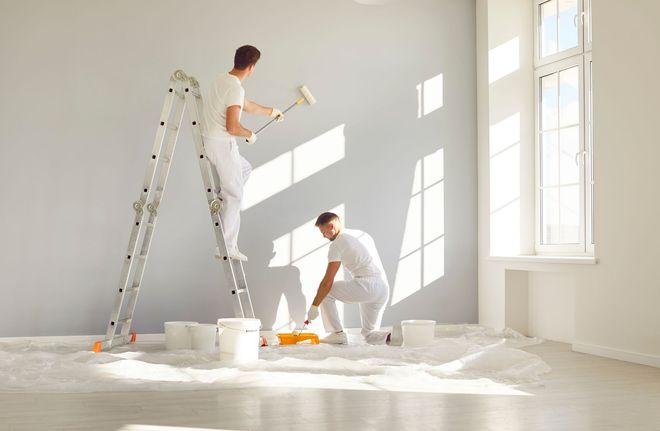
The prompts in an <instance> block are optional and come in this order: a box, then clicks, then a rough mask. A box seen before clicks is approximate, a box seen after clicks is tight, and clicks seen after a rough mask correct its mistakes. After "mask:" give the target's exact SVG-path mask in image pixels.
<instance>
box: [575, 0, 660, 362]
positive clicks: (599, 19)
mask: <svg viewBox="0 0 660 431" xmlns="http://www.w3.org/2000/svg"><path fill="white" fill-rule="evenodd" d="M659 14H660V3H658V2H657V1H654V0H639V1H636V2H634V6H633V5H629V4H622V3H621V2H617V1H613V0H609V1H600V2H595V4H594V7H593V20H594V30H593V38H594V48H593V59H594V81H593V86H594V125H595V129H594V139H595V143H594V145H595V146H596V147H595V148H596V149H595V152H594V157H595V161H594V164H595V171H594V172H595V175H596V189H595V196H594V199H595V209H596V211H597V213H596V222H595V237H596V239H597V242H598V244H597V249H596V254H597V255H598V258H599V261H600V263H599V265H598V268H595V269H594V271H592V272H588V273H584V274H579V275H578V279H577V286H578V289H577V290H576V307H577V310H578V312H577V313H576V342H577V343H579V344H580V345H581V348H583V349H587V350H588V349H589V348H590V347H592V346H600V347H602V348H604V349H609V350H611V351H610V352H608V353H609V354H613V355H616V354H617V352H616V351H623V353H622V354H625V352H631V353H632V354H640V355H647V356H652V357H653V358H646V359H647V361H648V362H651V363H654V364H655V365H657V366H660V329H659V328H660V313H659V312H658V304H660V281H658V248H657V245H658V243H659V241H660V233H658V229H656V225H657V223H658V220H660V202H659V201H658V199H657V196H658V190H657V185H658V184H659V183H660V171H659V170H658V168H657V166H658V160H660V145H659V144H660V142H659V141H658V132H657V123H658V117H659V115H660V85H659V84H658V79H657V75H658V74H657V71H658V68H659V67H660V53H659V52H658V49H657V41H658V40H659V39H660V28H658V25H657V20H656V19H655V18H654V17H657V16H658V15H659ZM612 29H616V31H612ZM615 33H619V34H625V35H626V36H625V37H620V36H618V35H617V34H615Z"/></svg>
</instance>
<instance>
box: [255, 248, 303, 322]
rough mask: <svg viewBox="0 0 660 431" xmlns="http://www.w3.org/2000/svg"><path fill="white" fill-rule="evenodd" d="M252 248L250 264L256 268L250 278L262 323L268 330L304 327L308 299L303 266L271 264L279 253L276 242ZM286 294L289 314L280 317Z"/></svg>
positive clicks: (257, 314)
mask: <svg viewBox="0 0 660 431" xmlns="http://www.w3.org/2000/svg"><path fill="white" fill-rule="evenodd" d="M248 252H249V255H248V256H249V258H250V260H249V262H248V268H249V267H251V268H254V270H252V271H250V275H252V277H251V278H250V279H249V280H248V285H249V286H250V293H251V296H252V305H253V307H254V312H255V316H256V317H257V318H259V319H261V327H262V328H263V329H264V330H266V331H268V330H270V329H271V328H273V330H274V331H276V332H288V331H289V330H291V329H293V328H301V327H302V325H303V321H304V319H305V313H306V311H307V310H306V306H307V305H306V304H307V303H306V300H305V295H303V292H302V283H301V282H300V270H299V269H298V268H296V267H295V266H292V265H286V266H273V267H271V266H269V265H270V262H271V260H272V259H273V257H275V254H276V253H275V251H274V244H273V242H268V243H266V244H264V245H263V246H259V247H253V248H251V249H250V250H248ZM246 269H247V268H246ZM247 270H248V271H249V269H247ZM282 296H284V298H285V300H286V304H287V307H286V312H285V313H283V314H285V315H284V316H279V318H278V316H277V311H278V308H279V307H280V301H281V300H282ZM286 314H288V316H287V315H286Z"/></svg>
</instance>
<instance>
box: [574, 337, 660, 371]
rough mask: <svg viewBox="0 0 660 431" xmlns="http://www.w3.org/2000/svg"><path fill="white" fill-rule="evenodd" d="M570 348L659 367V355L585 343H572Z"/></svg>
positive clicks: (575, 350)
mask: <svg viewBox="0 0 660 431" xmlns="http://www.w3.org/2000/svg"><path fill="white" fill-rule="evenodd" d="M572 348H573V351H574V352H580V353H588V354H590V355H596V356H602V357H604V358H610V359H618V360H620V361H626V362H633V363H635V364H641V365H648V366H651V367H657V368H660V356H654V355H647V354H644V353H637V352H629V351H627V350H619V349H613V348H611V347H603V346H597V345H595V344H586V343H573V345H572Z"/></svg>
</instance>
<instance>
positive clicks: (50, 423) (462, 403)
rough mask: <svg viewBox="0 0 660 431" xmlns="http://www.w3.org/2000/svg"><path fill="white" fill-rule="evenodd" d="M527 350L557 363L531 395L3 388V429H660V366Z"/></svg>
mask: <svg viewBox="0 0 660 431" xmlns="http://www.w3.org/2000/svg"><path fill="white" fill-rule="evenodd" d="M526 350H528V351H531V352H535V353H537V354H539V355H541V356H542V357H543V358H544V359H545V360H546V362H548V364H549V365H550V366H551V367H552V369H553V371H552V373H550V374H549V375H547V376H546V379H545V384H544V385H543V386H541V387H536V388H525V389H524V390H525V391H526V392H528V393H530V394H531V395H530V396H511V395H453V394H424V393H410V392H384V391H349V390H325V389H318V390H317V389H304V390H301V389H287V388H268V389H240V390H220V391H194V392H190V391H185V392H184V391H181V392H131V393H93V394H57V395H44V394H0V431H7V430H11V431H18V430H94V431H103V430H108V431H110V430H112V431H115V430H119V429H123V430H131V431H138V430H149V431H156V430H158V431H181V430H184V429H188V428H189V427H190V428H207V429H215V430H218V429H223V430H224V429H226V430H305V431H322V430H341V431H348V430H436V429H442V430H599V431H603V430H627V431H628V430H645V431H646V430H660V369H657V368H651V367H646V366H642V365H634V364H629V363H625V362H619V361H615V360H610V359H603V358H598V357H595V356H590V355H584V354H580V353H573V352H571V351H570V347H569V346H568V345H566V344H562V343H555V342H547V343H545V344H542V345H539V346H534V347H530V348H528V349H526ZM129 424H133V425H140V424H142V425H150V426H149V427H139V426H130V427H129V426H127V425H129Z"/></svg>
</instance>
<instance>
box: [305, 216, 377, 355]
mask: <svg viewBox="0 0 660 431" xmlns="http://www.w3.org/2000/svg"><path fill="white" fill-rule="evenodd" d="M316 227H318V228H319V230H320V231H321V234H323V236H324V237H325V238H327V239H329V240H330V241H331V244H330V250H329V252H328V268H327V269H326V272H325V276H324V277H323V280H322V281H321V284H320V286H319V289H318V291H317V293H316V297H315V298H314V301H313V302H312V306H311V307H310V309H309V311H308V312H307V319H308V320H310V321H311V320H314V319H315V318H317V317H318V315H319V309H320V311H321V317H322V318H323V326H324V327H325V330H326V332H329V333H330V335H328V336H327V337H325V338H324V339H322V340H321V341H322V342H324V343H331V344H347V342H348V338H347V337H346V333H344V330H343V328H342V325H341V322H340V320H339V312H338V311H337V305H336V303H335V301H341V302H344V303H347V304H356V303H357V304H360V319H361V320H362V336H363V337H364V338H365V339H366V341H367V342H368V343H370V344H385V343H388V344H389V342H390V334H389V333H387V332H382V331H379V329H380V323H381V320H382V318H383V311H384V310H385V306H386V305H387V300H388V298H389V294H390V287H389V284H388V283H387V277H386V276H385V271H384V270H383V264H382V263H381V261H380V257H379V256H378V251H376V246H375V244H374V240H373V239H372V238H371V236H369V235H368V234H367V233H365V232H362V231H359V230H353V229H346V228H344V227H343V226H342V223H341V221H340V220H339V216H337V214H334V213H330V212H327V213H323V214H321V215H320V216H319V217H318V219H317V220H316ZM342 264H343V265H344V268H345V269H346V270H347V271H348V273H349V274H350V275H351V277H352V278H351V279H350V280H346V281H340V280H337V281H335V275H336V274H337V271H338V270H339V268H340V266H341V265H342Z"/></svg>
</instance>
